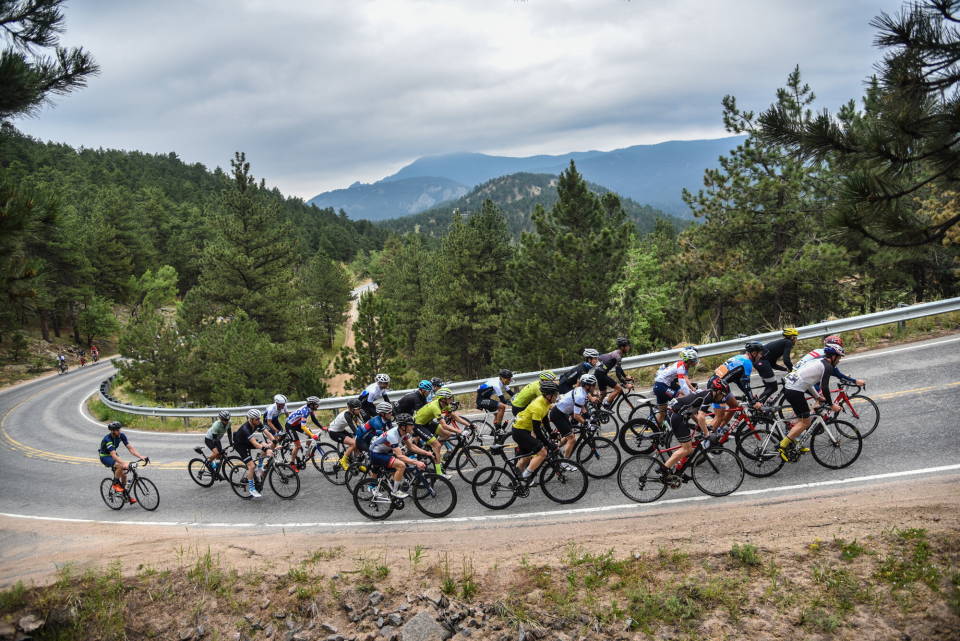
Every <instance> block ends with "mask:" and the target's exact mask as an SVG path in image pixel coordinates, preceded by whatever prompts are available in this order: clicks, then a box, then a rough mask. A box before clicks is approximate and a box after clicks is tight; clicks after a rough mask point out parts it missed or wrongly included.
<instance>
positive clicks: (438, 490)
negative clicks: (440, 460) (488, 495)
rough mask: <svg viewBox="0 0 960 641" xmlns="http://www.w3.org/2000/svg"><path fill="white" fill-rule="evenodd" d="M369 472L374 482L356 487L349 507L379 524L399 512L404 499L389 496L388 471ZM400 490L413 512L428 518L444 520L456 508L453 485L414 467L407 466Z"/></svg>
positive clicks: (377, 469)
mask: <svg viewBox="0 0 960 641" xmlns="http://www.w3.org/2000/svg"><path fill="white" fill-rule="evenodd" d="M427 465H429V462H427ZM370 471H371V473H373V474H376V475H377V478H368V479H365V480H363V481H361V482H360V483H357V486H356V487H355V488H354V490H353V504H354V505H355V506H356V508H357V510H358V511H359V512H360V513H361V514H363V515H364V516H365V517H367V518H368V519H373V520H375V521H380V520H383V519H385V518H387V517H388V516H390V515H391V514H393V511H394V510H402V509H403V508H404V505H405V503H404V501H405V500H406V499H403V498H399V497H396V496H394V495H393V492H392V488H391V485H392V483H391V481H392V479H393V471H392V470H384V469H383V468H380V467H377V466H374V467H372V468H371V470H370ZM400 488H401V489H402V490H403V491H404V492H409V496H410V497H411V498H413V504H414V505H416V506H417V509H418V510H420V511H421V512H423V513H424V514H426V515H427V516H429V517H431V518H441V517H444V516H446V515H448V514H450V512H453V509H454V508H455V507H457V490H456V488H455V487H453V483H451V482H450V481H449V480H447V479H445V478H443V477H442V476H440V475H439V474H433V473H430V472H425V471H423V470H421V469H419V468H417V467H416V466H413V465H408V466H407V467H406V469H404V471H403V482H402V483H401V485H400Z"/></svg>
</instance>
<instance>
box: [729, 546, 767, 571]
mask: <svg viewBox="0 0 960 641" xmlns="http://www.w3.org/2000/svg"><path fill="white" fill-rule="evenodd" d="M730 556H732V557H733V558H734V559H736V560H737V562H738V563H739V564H740V565H742V566H744V567H756V566H758V565H760V564H761V563H762V561H761V560H760V556H759V555H758V554H757V546H756V545H753V544H752V543H745V544H743V545H738V544H737V543H734V544H733V547H732V548H730Z"/></svg>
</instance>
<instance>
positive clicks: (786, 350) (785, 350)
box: [763, 338, 793, 372]
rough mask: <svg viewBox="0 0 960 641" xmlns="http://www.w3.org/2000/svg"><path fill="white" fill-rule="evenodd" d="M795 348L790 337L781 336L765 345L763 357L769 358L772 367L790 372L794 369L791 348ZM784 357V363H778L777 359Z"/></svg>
mask: <svg viewBox="0 0 960 641" xmlns="http://www.w3.org/2000/svg"><path fill="white" fill-rule="evenodd" d="M792 349H793V341H792V340H790V339H789V338H781V339H778V340H775V341H771V342H769V343H767V344H766V345H764V346H763V358H765V359H767V362H768V363H769V364H770V367H772V368H773V369H778V370H780V371H783V372H789V371H790V370H792V369H793V363H792V362H790V350H792ZM781 358H782V359H783V365H777V361H779V360H780V359H781Z"/></svg>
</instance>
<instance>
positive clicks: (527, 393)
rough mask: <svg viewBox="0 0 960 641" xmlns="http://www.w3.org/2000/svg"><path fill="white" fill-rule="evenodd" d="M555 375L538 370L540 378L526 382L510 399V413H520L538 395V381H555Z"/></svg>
mask: <svg viewBox="0 0 960 641" xmlns="http://www.w3.org/2000/svg"><path fill="white" fill-rule="evenodd" d="M556 380H557V375H556V374H554V373H553V372H551V371H550V370H546V371H543V372H540V379H539V380H536V381H533V382H532V383H529V384H527V386H526V387H524V388H523V389H522V390H520V391H519V392H518V393H517V394H516V395H515V396H514V397H513V399H512V400H511V401H510V413H511V414H513V415H514V416H517V415H518V414H520V412H522V411H523V408H525V407H526V406H527V405H529V404H530V403H531V402H532V401H533V399H535V398H538V397H539V396H540V381H556Z"/></svg>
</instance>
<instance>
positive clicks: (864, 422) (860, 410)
mask: <svg viewBox="0 0 960 641" xmlns="http://www.w3.org/2000/svg"><path fill="white" fill-rule="evenodd" d="M847 388H854V390H855V391H854V392H853V393H852V394H849V395H848V394H847ZM863 389H866V385H864V386H863V387H862V388H861V387H860V386H859V385H855V384H854V383H846V382H843V381H841V382H840V386H839V387H838V388H837V389H835V390H830V393H831V394H832V395H833V402H834V403H836V404H837V405H839V406H840V412H841V413H843V414H844V417H843V418H844V419H845V420H847V421H849V422H851V423H853V426H854V427H856V428H857V431H858V432H860V437H861V438H867V437H868V436H870V435H871V434H873V431H874V430H876V429H877V426H878V425H879V424H880V408H879V407H877V404H876V403H875V402H874V401H873V399H872V398H870V397H869V396H864V395H862V394H861V393H860V392H861V391H862V390H863ZM808 398H811V399H812V397H810V396H809V395H808ZM777 414H779V415H780V418H783V419H787V420H793V419H794V418H795V415H794V412H793V409H792V408H791V407H790V404H789V403H787V402H786V399H784V398H783V397H782V396H781V398H780V402H779V405H778V406H777ZM839 414H840V413H836V414H835V415H834V416H833V418H840V416H839Z"/></svg>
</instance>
